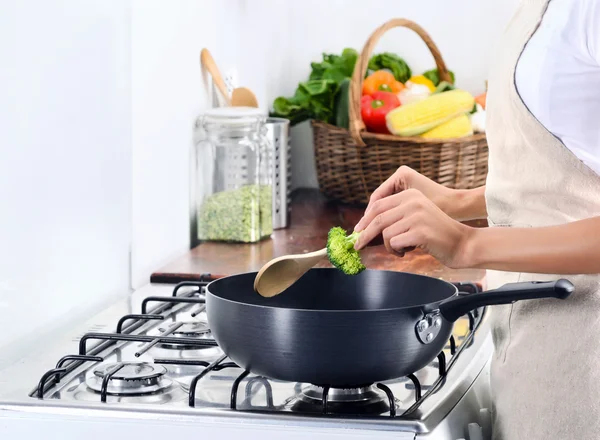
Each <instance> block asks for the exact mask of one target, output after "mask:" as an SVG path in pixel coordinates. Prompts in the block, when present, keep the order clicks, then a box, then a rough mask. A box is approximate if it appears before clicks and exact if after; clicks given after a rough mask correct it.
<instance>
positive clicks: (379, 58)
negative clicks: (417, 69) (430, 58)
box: [369, 52, 412, 83]
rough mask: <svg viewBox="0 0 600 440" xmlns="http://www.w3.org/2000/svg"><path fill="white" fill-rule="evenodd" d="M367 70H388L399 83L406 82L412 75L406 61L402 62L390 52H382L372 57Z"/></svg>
mask: <svg viewBox="0 0 600 440" xmlns="http://www.w3.org/2000/svg"><path fill="white" fill-rule="evenodd" d="M369 69H370V70H373V71H376V70H381V69H388V70H390V71H391V72H392V73H393V74H394V78H396V81H400V82H401V83H405V82H406V81H408V80H409V79H410V77H411V75H412V72H411V70H410V67H408V64H406V61H404V60H403V59H402V58H400V57H399V56H398V55H396V54H393V53H390V52H384V53H380V54H377V55H374V56H372V57H371V59H370V60H369Z"/></svg>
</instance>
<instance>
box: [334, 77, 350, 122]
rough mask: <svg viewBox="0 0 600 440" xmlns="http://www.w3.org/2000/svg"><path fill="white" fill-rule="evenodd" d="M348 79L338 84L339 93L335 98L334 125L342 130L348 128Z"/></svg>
mask: <svg viewBox="0 0 600 440" xmlns="http://www.w3.org/2000/svg"><path fill="white" fill-rule="evenodd" d="M349 109H350V78H346V79H344V80H343V81H342V83H341V84H340V91H339V92H338V94H337V95H336V97H335V125H337V126H338V127H342V128H348V127H349V126H350V115H349V113H348V111H349Z"/></svg>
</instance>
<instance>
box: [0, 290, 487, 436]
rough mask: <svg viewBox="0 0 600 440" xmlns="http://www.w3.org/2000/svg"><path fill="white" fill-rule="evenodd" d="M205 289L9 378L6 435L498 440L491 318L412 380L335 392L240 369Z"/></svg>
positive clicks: (0, 385) (135, 308)
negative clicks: (125, 430) (36, 430)
mask: <svg viewBox="0 0 600 440" xmlns="http://www.w3.org/2000/svg"><path fill="white" fill-rule="evenodd" d="M204 285H205V283H181V284H180V285H178V286H177V287H174V286H169V285H158V286H157V285H151V286H148V287H147V288H145V289H141V290H140V291H137V292H136V293H135V294H134V295H133V296H132V297H131V298H130V299H129V300H128V301H124V302H123V303H119V304H116V305H114V306H113V307H111V308H110V309H108V310H106V311H105V312H104V313H102V314H100V315H99V316H97V317H96V318H94V319H93V320H92V321H90V322H87V323H86V324H84V325H83V326H82V327H81V328H80V329H78V331H76V332H73V334H71V335H68V336H66V337H65V338H63V339H62V340H55V341H54V344H47V346H48V349H47V350H45V351H43V352H39V353H33V354H32V355H31V356H30V357H28V358H26V359H24V360H22V361H21V362H18V363H16V364H15V365H13V366H11V367H9V368H8V369H5V370H3V371H0V428H2V426H4V425H2V424H3V423H5V426H6V427H7V429H8V428H10V427H15V426H18V424H19V421H21V422H24V421H26V420H27V421H28V422H27V425H28V426H33V422H32V420H37V419H39V416H40V415H43V416H44V417H45V418H46V420H49V421H50V424H52V423H53V422H54V421H58V420H61V422H60V423H61V426H62V427H63V430H64V429H65V428H64V427H65V426H66V423H68V420H71V421H73V420H76V419H78V417H79V416H82V415H84V416H85V417H86V418H89V419H90V420H104V421H106V420H109V419H110V420H113V419H114V418H116V419H117V420H119V421H120V423H124V426H130V428H131V429H135V432H137V433H139V432H140V429H141V428H140V426H141V425H142V424H143V425H144V429H147V428H148V426H151V425H152V423H150V424H149V422H148V420H149V419H150V420H151V421H152V422H153V423H155V422H156V420H161V421H162V422H163V424H166V426H167V425H170V426H172V429H175V428H174V426H176V425H177V426H180V427H182V426H183V425H185V426H188V427H190V426H191V427H194V429H195V430H196V431H197V430H198V429H199V428H198V424H200V425H201V426H202V427H203V428H204V429H212V428H211V426H213V424H215V423H216V424H217V426H219V427H221V428H223V429H229V430H230V431H229V433H231V434H233V433H234V431H235V430H236V429H238V430H241V431H240V432H244V436H245V437H248V436H249V435H250V433H251V432H259V431H256V430H257V429H258V430H260V429H266V430H267V431H269V432H278V433H279V434H281V432H282V431H281V430H280V431H277V429H284V430H287V429H290V427H292V428H297V429H304V430H308V431H305V432H309V431H310V430H313V431H315V432H327V433H328V435H330V434H331V433H335V432H336V430H339V429H340V428H341V429H343V430H344V431H345V432H346V434H345V437H346V438H352V436H349V435H350V433H349V432H347V431H346V430H348V429H352V431H351V433H352V435H355V436H357V438H358V436H361V435H363V434H364V435H365V436H366V435H372V434H373V432H375V431H378V432H379V433H380V434H384V433H390V434H391V433H394V438H413V439H414V438H430V439H434V438H436V439H453V440H455V439H458V438H469V439H470V440H479V439H485V438H487V437H488V436H489V432H486V431H489V426H488V425H489V423H488V422H489V420H488V419H489V412H488V411H487V408H489V384H488V377H487V375H488V370H487V367H488V364H489V359H490V356H491V340H490V336H489V324H488V317H487V315H488V313H487V311H486V310H484V309H480V310H477V311H476V312H475V313H473V314H471V315H470V316H465V317H464V318H462V319H461V320H459V321H458V322H457V323H456V325H455V331H454V335H453V340H452V341H451V343H450V344H448V346H447V347H446V348H445V350H444V352H443V353H442V354H440V356H438V359H436V360H435V361H434V362H432V363H431V364H430V365H429V366H427V367H426V368H424V369H422V370H420V371H418V372H416V373H415V374H414V375H412V376H410V377H406V378H398V379H397V380H393V381H388V382H385V383H380V384H373V385H372V386H368V387H360V388H356V389H324V388H321V387H316V386H314V385H311V384H300V383H290V382H282V381H277V380H273V379H269V378H264V377H258V376H255V375H253V374H251V373H248V372H246V371H243V370H242V369H240V368H238V367H237V366H236V365H235V364H234V363H233V362H231V360H229V359H228V358H227V357H226V356H225V355H224V354H223V353H222V351H221V350H220V349H219V347H218V346H217V345H216V343H215V342H214V340H212V338H211V333H210V326H209V324H208V322H207V319H206V314H205V313H204V305H203V296H204V295H203V292H202V290H203V286H204ZM470 289H472V287H471V286H470V285H465V286H463V289H461V290H470ZM357 325H359V323H357ZM373 361H374V362H376V361H377V360H373ZM63 419H66V420H67V421H65V420H63ZM142 420H144V422H141V421H142ZM36 423H37V422H36ZM182 424H183V425H182ZM475 424H478V425H483V427H482V428H481V429H480V428H479V427H478V426H476V425H475ZM469 425H470V426H469ZM69 426H70V425H69ZM90 426H91V425H90ZM103 426H104V427H105V425H103ZM161 426H162V425H161ZM260 427H263V428H260ZM40 429H46V428H42V427H41V426H40ZM48 429H49V428H48ZM66 429H67V430H68V429H70V428H66ZM181 429H184V428H181ZM159 430H160V429H158V428H153V429H152V430H151V431H149V433H153V434H157V433H158V431H159ZM469 430H470V431H471V434H470V435H471V436H470V437H469ZM479 431H483V433H482V435H481V436H479ZM1 432H2V430H1V429H0V433H1ZM73 432H75V431H73ZM77 432H79V431H77ZM82 432H85V431H82ZM94 432H96V431H94ZM74 435H75V434H74ZM77 435H79V434H77ZM257 435H258V434H257ZM400 435H403V436H402V437H400ZM278 436H279V435H278ZM9 438H10V437H9ZM57 438H58V437H57ZM61 438H65V437H64V436H61ZM157 438H158V437H157ZM248 438H252V437H248ZM257 438H259V437H257ZM260 438H264V433H263V434H261V435H260Z"/></svg>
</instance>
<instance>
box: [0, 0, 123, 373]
mask: <svg viewBox="0 0 600 440" xmlns="http://www.w3.org/2000/svg"><path fill="white" fill-rule="evenodd" d="M130 12H131V11H130V7H129V4H128V2H124V1H121V0H85V1H80V0H53V1H47V0H19V1H11V0H0V58H1V59H2V62H1V63H0V322H2V326H1V327H2V331H0V364H2V361H3V359H8V358H11V357H13V356H14V355H15V353H18V352H20V351H21V350H26V349H27V348H28V344H27V341H29V340H32V339H33V338H40V339H42V340H43V338H44V337H46V336H47V335H48V334H49V333H51V331H52V330H53V329H55V328H57V327H58V326H63V325H68V324H69V322H70V321H72V320H77V319H80V318H81V316H80V315H77V314H76V313H75V312H85V311H89V310H93V309H95V308H97V307H98V306H99V305H100V304H101V303H104V302H106V301H108V300H109V299H110V298H114V297H115V296H118V295H126V294H127V293H128V287H129V273H128V271H129V267H128V266H129V264H128V262H129V244H130V240H131V215H130V204H131V193H130V187H131V184H130V181H131V141H130V125H131V123H130V122H131V121H130V92H129V90H130V84H129V81H130V75H129V71H130V44H129V41H130Z"/></svg>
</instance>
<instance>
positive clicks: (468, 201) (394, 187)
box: [365, 166, 487, 221]
mask: <svg viewBox="0 0 600 440" xmlns="http://www.w3.org/2000/svg"><path fill="white" fill-rule="evenodd" d="M407 189H416V190H418V191H419V192H421V193H422V194H423V195H424V196H425V197H427V198H428V199H429V200H431V201H432V202H433V203H434V204H435V205H436V206H437V207H438V208H440V209H441V210H442V211H443V212H444V213H445V214H446V215H448V216H449V217H451V218H453V219H455V220H460V221H462V220H471V219H475V218H485V217H486V215H487V212H486V207H485V186H482V187H480V188H476V189H473V190H455V189H452V188H448V187H445V186H443V185H440V184H439V183H437V182H434V181H433V180H431V179H429V178H428V177H425V176H423V175H422V174H420V173H418V172H417V171H415V170H413V169H412V168H409V167H407V166H401V167H400V168H398V170H397V171H396V172H395V173H394V174H392V175H391V176H390V177H389V178H388V179H387V180H386V181H385V182H384V183H382V184H381V185H380V186H379V188H377V189H376V190H375V191H374V192H373V194H371V197H370V199H369V204H368V206H367V209H366V210H365V214H367V213H368V212H369V211H370V210H371V209H373V205H374V203H376V202H377V201H378V200H381V199H384V198H386V197H389V196H391V195H394V194H397V193H399V192H402V191H406V190H407Z"/></svg>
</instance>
